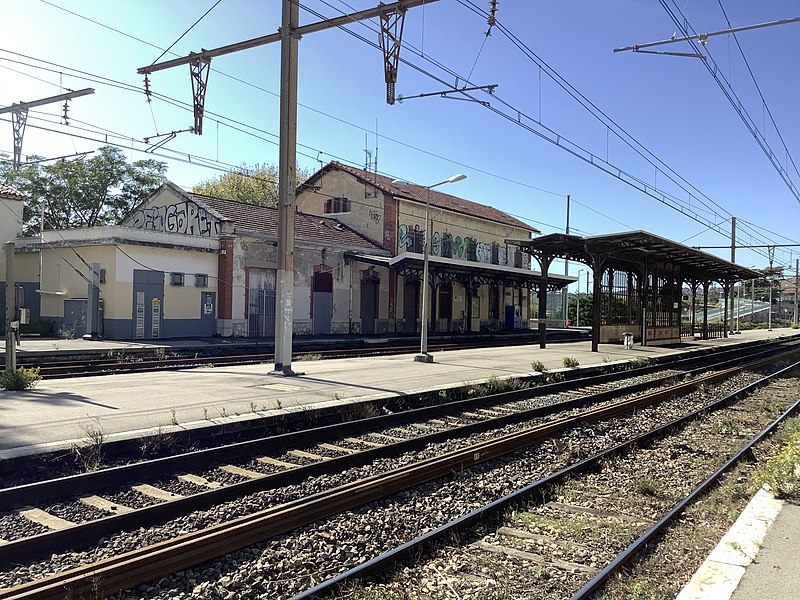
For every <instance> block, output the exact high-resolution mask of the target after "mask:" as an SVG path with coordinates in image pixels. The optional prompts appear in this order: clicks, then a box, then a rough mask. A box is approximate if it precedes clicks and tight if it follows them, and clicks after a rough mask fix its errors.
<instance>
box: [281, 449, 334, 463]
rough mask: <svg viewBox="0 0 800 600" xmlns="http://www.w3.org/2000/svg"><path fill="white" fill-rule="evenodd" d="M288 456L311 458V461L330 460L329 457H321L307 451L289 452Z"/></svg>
mask: <svg viewBox="0 0 800 600" xmlns="http://www.w3.org/2000/svg"><path fill="white" fill-rule="evenodd" d="M286 454H291V455H292V456H296V457H297V458H309V459H311V460H317V461H319V460H330V459H329V458H328V457H327V456H320V455H319V454H312V453H311V452H306V451H305V450H289V451H288V452H287V453H286Z"/></svg>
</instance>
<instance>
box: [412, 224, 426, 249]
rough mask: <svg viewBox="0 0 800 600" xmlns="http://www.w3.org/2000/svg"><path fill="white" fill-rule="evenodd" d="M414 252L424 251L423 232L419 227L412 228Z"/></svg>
mask: <svg viewBox="0 0 800 600" xmlns="http://www.w3.org/2000/svg"><path fill="white" fill-rule="evenodd" d="M413 250H414V252H417V253H419V254H422V253H423V252H425V232H424V231H422V230H421V229H415V230H414V248H413Z"/></svg>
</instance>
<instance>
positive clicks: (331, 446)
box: [317, 444, 361, 454]
mask: <svg viewBox="0 0 800 600" xmlns="http://www.w3.org/2000/svg"><path fill="white" fill-rule="evenodd" d="M317 445H318V446H319V447H320V448H325V449H326V450H333V451H334V452H339V453H340V454H358V453H359V452H361V451H360V450H356V449H354V448H345V447H344V446H337V445H336V444H317Z"/></svg>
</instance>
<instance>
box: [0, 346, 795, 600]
mask: <svg viewBox="0 0 800 600" xmlns="http://www.w3.org/2000/svg"><path fill="white" fill-rule="evenodd" d="M799 352H800V351H799V350H793V351H791V352H789V353H787V354H790V355H794V354H797V353H799ZM787 354H783V355H779V356H772V357H769V358H765V359H760V360H757V361H754V362H752V363H749V364H746V365H741V366H737V367H733V368H730V369H725V370H723V371H720V372H717V373H713V374H710V375H706V376H702V377H698V378H695V379H693V380H691V381H688V382H684V383H680V384H678V385H676V386H673V387H671V388H669V389H666V390H660V391H656V392H652V393H649V394H645V395H643V396H639V397H636V398H630V399H626V400H622V401H619V402H615V403H613V404H610V405H607V406H603V407H594V408H590V409H587V410H584V411H581V412H580V413H578V414H576V415H573V416H571V417H564V418H561V419H556V420H554V421H550V422H548V423H544V424H540V425H535V426H532V427H528V428H526V429H523V430H520V431H517V432H514V433H512V434H509V435H506V436H501V437H498V438H494V439H490V440H486V441H484V442H481V443H478V444H475V445H472V446H469V447H467V448H463V449H459V450H453V451H451V452H448V453H445V454H443V455H441V456H438V457H434V458H430V459H427V460H423V461H419V462H417V463H413V464H411V465H406V466H404V467H400V468H398V469H395V470H393V471H389V472H387V473H384V474H380V475H375V476H373V477H369V478H366V479H362V480H358V481H355V482H352V483H349V484H345V485H342V486H339V487H336V488H333V489H331V490H328V491H324V492H320V493H318V494H315V495H313V496H310V497H308V498H302V499H299V500H296V501H293V502H289V503H286V504H282V505H279V506H275V507H272V508H269V509H266V510H263V511H259V512H257V513H254V514H252V515H247V516H244V517H239V518H237V519H234V520H232V521H229V522H226V523H221V524H218V525H215V526H213V527H210V528H207V529H203V530H199V531H195V532H192V533H188V534H185V535H182V536H179V537H176V538H173V539H171V540H166V541H164V542H160V543H157V544H153V545H151V546H147V547H145V548H141V549H138V550H134V551H131V552H127V553H124V554H121V555H118V556H115V557H112V558H108V559H104V560H101V561H99V562H96V563H92V564H88V565H84V566H81V567H77V568H75V569H71V570H69V571H64V572H62V573H58V574H56V575H53V576H50V577H47V578H44V579H40V580H36V581H32V582H29V583H25V584H21V585H19V586H15V587H13V588H8V589H5V590H0V600H22V599H26V600H62V599H63V598H64V597H65V594H66V595H70V596H71V597H80V596H81V595H86V594H94V595H99V596H101V597H102V596H107V595H110V594H113V593H116V592H119V591H122V590H126V589H130V588H132V587H135V586H137V585H139V584H141V583H144V582H146V581H150V580H153V579H157V578H159V577H163V576H166V575H169V574H171V573H174V572H176V571H180V570H182V569H186V568H189V567H191V566H193V565H197V564H199V563H202V562H205V561H208V560H211V559H214V558H218V557H220V556H224V555H225V554H229V553H231V552H234V551H236V550H239V549H242V548H245V547H247V546H250V545H253V544H256V543H259V542H262V541H264V540H266V539H269V538H272V537H275V536H278V535H281V534H284V533H287V532H289V531H292V530H294V529H296V528H298V527H301V526H304V525H307V524H309V523H313V522H314V521H317V520H320V519H325V518H328V517H331V516H334V515H337V514H340V513H341V512H344V511H348V510H353V509H355V508H358V507H360V506H363V505H364V504H367V503H369V502H372V501H375V500H379V499H381V498H384V497H386V496H390V495H392V494H396V493H398V492H401V491H404V490H406V489H409V488H411V487H414V486H417V485H421V484H423V483H426V482H429V481H432V480H434V479H438V478H440V477H442V476H445V475H447V474H449V473H451V472H453V471H459V470H462V469H467V468H470V467H472V466H475V465H477V464H479V463H482V462H485V461H488V460H492V459H495V458H498V457H500V456H503V455H506V454H509V453H511V452H515V451H517V450H520V449H522V448H525V447H527V446H529V445H531V444H533V443H535V442H538V441H541V440H543V439H547V438H548V437H549V436H552V435H554V434H556V433H558V432H560V431H562V430H564V429H566V428H568V427H570V426H572V425H574V424H576V423H580V422H597V421H600V420H602V419H606V418H612V417H615V416H618V415H621V414H624V413H626V412H629V411H632V410H635V409H637V408H642V407H645V406H648V405H651V404H655V403H657V402H660V401H663V400H667V399H669V398H672V397H674V396H676V395H679V394H683V393H688V392H691V391H693V390H695V389H697V388H699V387H701V386H704V385H708V384H710V383H714V382H716V381H720V380H722V379H725V378H728V377H732V376H734V375H736V374H738V373H740V372H742V371H744V370H748V369H756V368H759V367H761V366H765V365H766V364H769V363H772V362H775V361H777V360H781V359H784V358H786V356H787Z"/></svg>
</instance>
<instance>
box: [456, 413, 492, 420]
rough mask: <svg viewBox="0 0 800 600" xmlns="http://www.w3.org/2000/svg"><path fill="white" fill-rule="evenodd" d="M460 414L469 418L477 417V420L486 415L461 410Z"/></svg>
mask: <svg viewBox="0 0 800 600" xmlns="http://www.w3.org/2000/svg"><path fill="white" fill-rule="evenodd" d="M461 414H462V415H464V416H465V417H468V418H470V419H478V420H479V421H483V420H484V419H485V418H486V415H479V414H477V413H474V412H462V413H461Z"/></svg>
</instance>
